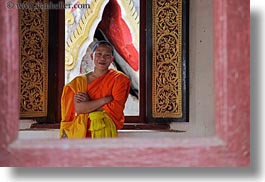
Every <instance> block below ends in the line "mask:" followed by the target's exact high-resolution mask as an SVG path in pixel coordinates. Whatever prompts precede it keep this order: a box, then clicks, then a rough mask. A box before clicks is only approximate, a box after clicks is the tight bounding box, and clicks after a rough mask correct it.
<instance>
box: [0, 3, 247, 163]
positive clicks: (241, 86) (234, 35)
mask: <svg viewBox="0 0 265 182" xmlns="http://www.w3.org/2000/svg"><path fill="white" fill-rule="evenodd" d="M214 14H215V17H214V21H215V22H214V31H215V37H214V40H215V53H214V55H215V68H214V71H215V122H216V130H217V132H216V135H215V136H213V137H207V138H197V139H193V138H189V139H188V138H187V139H180V138H173V137H161V138H159V139H158V138H147V137H146V138H118V139H104V140H103V139H102V140H71V141H69V140H42V141H41V142H40V141H30V140H16V136H17V130H18V115H19V112H18V109H19V108H18V105H19V101H18V94H19V93H18V90H19V88H18V75H19V72H18V68H19V66H18V65H19V64H18V62H19V57H18V49H19V45H18V28H17V27H18V18H17V10H15V9H12V10H9V9H5V8H2V11H0V23H1V27H0V32H1V34H0V36H1V39H0V47H1V49H0V61H1V62H0V72H1V76H0V88H1V90H0V94H1V97H0V103H1V110H0V118H1V119H0V120H1V122H0V146H1V148H0V149H1V150H0V166H249V164H250V143H249V142H250V97H249V94H250V83H249V68H250V67H249V58H250V47H249V37H250V35H249V33H250V27H249V18H250V9H249V0H246V1H242V0H222V1H220V0H215V1H214ZM11 15H12V18H11ZM3 25H5V26H3ZM3 48H4V49H3Z"/></svg>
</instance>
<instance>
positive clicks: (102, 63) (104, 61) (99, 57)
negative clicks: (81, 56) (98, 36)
mask: <svg viewBox="0 0 265 182" xmlns="http://www.w3.org/2000/svg"><path fill="white" fill-rule="evenodd" d="M93 59H94V64H95V68H97V69H100V70H106V69H108V68H109V66H110V64H111V63H112V62H113V60H114V57H113V55H112V50H111V48H110V47H108V46H107V45H104V44H102V45H99V46H98V47H97V48H96V50H95V51H94V53H93Z"/></svg>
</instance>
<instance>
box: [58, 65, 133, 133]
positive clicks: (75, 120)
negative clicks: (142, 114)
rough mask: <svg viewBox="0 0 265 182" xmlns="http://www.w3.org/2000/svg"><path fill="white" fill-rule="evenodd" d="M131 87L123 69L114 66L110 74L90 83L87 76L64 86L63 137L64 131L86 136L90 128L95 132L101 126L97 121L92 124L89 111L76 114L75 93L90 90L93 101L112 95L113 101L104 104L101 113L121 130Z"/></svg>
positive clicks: (61, 129) (61, 127) (61, 125)
mask: <svg viewBox="0 0 265 182" xmlns="http://www.w3.org/2000/svg"><path fill="white" fill-rule="evenodd" d="M129 90H130V80H129V78H128V77H127V76H126V75H125V74H123V73H122V72H119V71H116V70H113V69H110V70H109V71H108V73H106V74H105V75H103V76H101V77H98V78H96V79H95V80H94V81H92V82H91V83H89V84H88V85H87V79H86V76H85V75H82V76H78V77H76V78H75V79H73V80H72V81H71V82H70V83H68V84H67V85H65V86H64V89H63V93H62V97H61V115H62V120H61V124H60V138H62V136H63V135H64V134H65V135H67V137H68V138H85V137H86V136H87V133H88V130H90V131H94V130H95V129H96V128H97V127H98V126H97V125H95V124H90V119H89V114H78V115H76V114H75V109H74V99H73V98H74V94H75V93H77V92H87V93H88V95H89V98H90V99H92V100H94V99H99V98H102V97H106V96H112V97H113V101H111V102H110V103H108V104H105V105H104V106H103V107H102V108H103V109H104V111H103V113H102V114H103V115H104V114H107V116H106V117H109V118H110V119H111V120H112V121H113V122H114V124H115V127H116V129H117V130H118V129H121V128H122V127H123V125H124V114H123V110H124V107H125V102H126V100H127V98H128V95H129ZM97 113H98V112H97ZM90 114H92V113H90ZM94 115H95V114H94ZM97 116H98V114H97ZM91 127H93V128H91Z"/></svg>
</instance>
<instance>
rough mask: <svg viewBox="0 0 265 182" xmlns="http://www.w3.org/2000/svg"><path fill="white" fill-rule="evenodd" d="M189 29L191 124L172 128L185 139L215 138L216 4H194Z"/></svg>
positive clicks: (206, 0) (208, 0)
mask: <svg viewBox="0 0 265 182" xmlns="http://www.w3.org/2000/svg"><path fill="white" fill-rule="evenodd" d="M189 26H190V32H189V39H190V41H189V44H190V45H189V56H190V57H189V67H190V68H189V70H190V75H189V76H190V84H189V85H190V87H189V89H190V101H189V104H190V107H189V112H190V114H189V122H188V123H172V124H171V128H172V129H177V130H185V131H186V132H185V133H181V135H185V136H209V135H214V133H215V124H214V83H213V66H214V65H213V1H211V0H190V23H189Z"/></svg>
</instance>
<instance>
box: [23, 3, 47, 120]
mask: <svg viewBox="0 0 265 182" xmlns="http://www.w3.org/2000/svg"><path fill="white" fill-rule="evenodd" d="M37 2H40V1H39V0H30V1H28V0H20V2H19V3H25V4H26V3H30V4H34V3H37ZM42 3H48V0H43V1H42ZM19 18H20V27H19V28H20V117H21V118H27V117H43V116H47V102H48V10H47V9H37V8H35V9H29V8H28V9H20V10H19Z"/></svg>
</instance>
